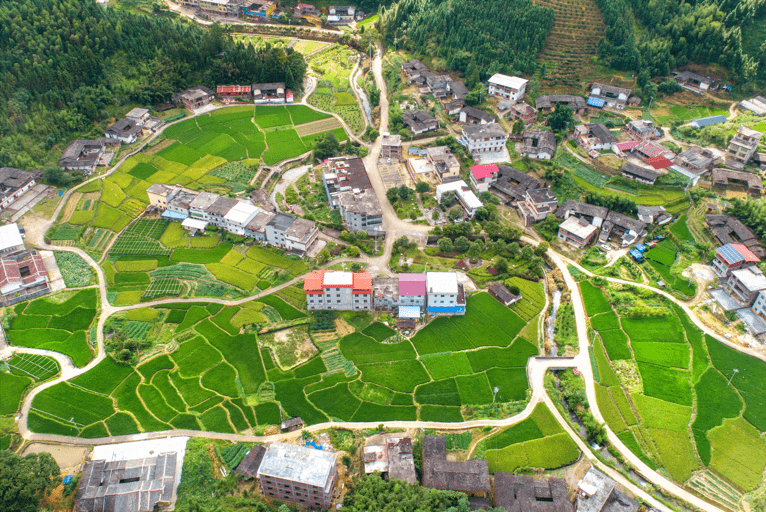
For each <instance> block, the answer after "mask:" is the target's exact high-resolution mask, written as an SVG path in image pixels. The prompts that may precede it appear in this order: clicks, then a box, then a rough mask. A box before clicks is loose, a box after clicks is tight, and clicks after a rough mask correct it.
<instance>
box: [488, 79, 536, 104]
mask: <svg viewBox="0 0 766 512" xmlns="http://www.w3.org/2000/svg"><path fill="white" fill-rule="evenodd" d="M527 82H529V80H525V79H523V78H519V77H517V76H508V75H502V74H500V73H496V74H494V75H492V77H490V79H489V80H488V81H487V83H488V84H489V88H488V92H489V94H491V95H492V96H497V97H498V98H505V99H508V100H511V101H519V100H520V99H521V98H523V97H524V93H525V92H526V90H527Z"/></svg>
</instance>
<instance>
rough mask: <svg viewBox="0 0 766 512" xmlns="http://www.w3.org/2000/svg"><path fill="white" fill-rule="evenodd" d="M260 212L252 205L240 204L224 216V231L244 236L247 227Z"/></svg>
mask: <svg viewBox="0 0 766 512" xmlns="http://www.w3.org/2000/svg"><path fill="white" fill-rule="evenodd" d="M259 211H260V209H259V208H258V207H256V206H253V205H252V204H248V203H245V202H238V203H237V204H235V205H234V206H232V208H231V210H229V211H228V213H227V214H226V215H224V216H223V220H224V223H223V225H224V229H225V230H226V231H228V232H230V233H234V234H235V235H244V234H245V227H246V226H247V224H248V223H249V222H250V221H251V220H253V219H254V218H255V216H256V215H257V214H258V212H259Z"/></svg>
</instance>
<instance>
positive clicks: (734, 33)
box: [596, 0, 766, 83]
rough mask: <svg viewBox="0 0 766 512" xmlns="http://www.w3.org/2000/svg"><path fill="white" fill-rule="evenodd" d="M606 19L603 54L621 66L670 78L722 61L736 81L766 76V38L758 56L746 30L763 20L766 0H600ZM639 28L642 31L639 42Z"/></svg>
mask: <svg viewBox="0 0 766 512" xmlns="http://www.w3.org/2000/svg"><path fill="white" fill-rule="evenodd" d="M596 3H597V4H598V6H599V8H600V9H601V12H602V14H603V16H604V21H605V23H606V34H605V37H604V38H603V39H602V40H601V42H600V44H599V54H600V56H601V57H602V58H605V59H606V60H607V61H608V62H609V63H610V64H611V66H612V67H614V68H616V69H621V70H643V69H647V70H648V71H649V74H650V75H651V76H666V75H669V74H670V72H671V71H673V70H674V69H676V68H678V67H683V66H685V65H686V64H688V63H689V62H695V63H699V64H719V65H721V66H723V67H725V68H726V69H728V70H729V71H730V73H731V79H732V80H733V81H735V82H739V83H742V82H744V81H747V80H753V79H758V80H761V81H763V80H766V41H764V42H762V43H760V47H759V49H758V50H757V51H756V52H755V54H753V55H747V54H745V53H744V52H743V49H742V34H743V30H747V29H748V28H749V27H752V26H754V24H756V23H763V18H764V16H766V0H696V1H689V2H687V1H682V0H596ZM636 26H639V27H640V29H641V37H640V40H639V38H638V37H637V35H636Z"/></svg>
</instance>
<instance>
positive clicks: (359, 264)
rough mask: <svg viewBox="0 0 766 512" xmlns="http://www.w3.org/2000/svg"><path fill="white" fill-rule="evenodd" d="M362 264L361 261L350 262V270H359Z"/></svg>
mask: <svg viewBox="0 0 766 512" xmlns="http://www.w3.org/2000/svg"><path fill="white" fill-rule="evenodd" d="M363 268H364V266H363V265H362V264H361V263H356V262H354V263H352V264H351V272H361V271H362V269H363Z"/></svg>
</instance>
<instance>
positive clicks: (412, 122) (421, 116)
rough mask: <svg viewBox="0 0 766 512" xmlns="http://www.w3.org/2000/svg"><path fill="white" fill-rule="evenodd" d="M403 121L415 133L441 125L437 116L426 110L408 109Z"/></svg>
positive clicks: (403, 115) (427, 130) (434, 128)
mask: <svg viewBox="0 0 766 512" xmlns="http://www.w3.org/2000/svg"><path fill="white" fill-rule="evenodd" d="M402 123H403V124H404V125H405V126H406V127H408V128H409V129H410V130H411V131H412V133H413V134H415V135H420V134H421V133H425V132H430V131H432V130H436V129H437V128H438V127H439V122H438V121H437V120H436V118H435V117H434V116H432V115H431V114H429V113H428V112H426V111H425V110H408V111H407V112H405V113H404V114H402Z"/></svg>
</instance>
